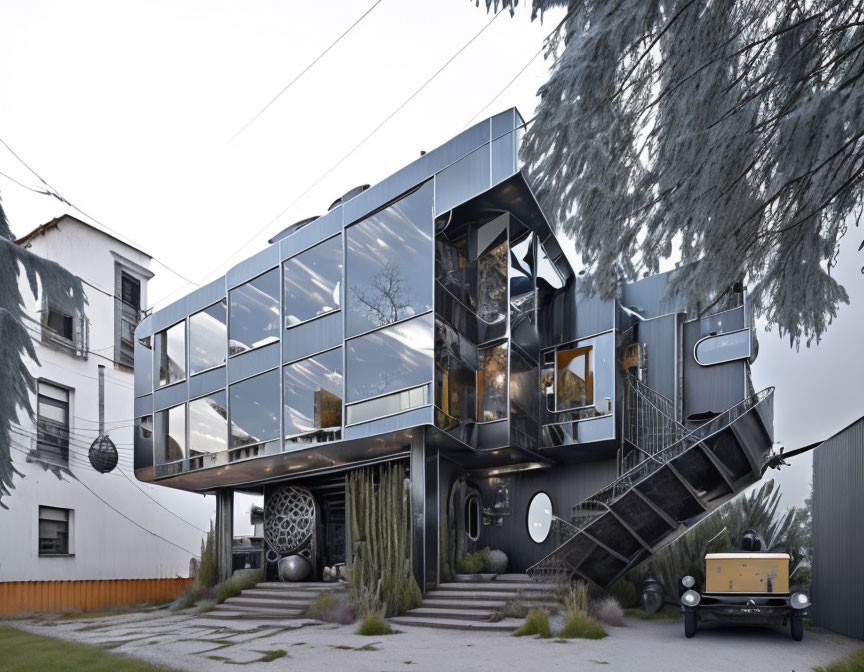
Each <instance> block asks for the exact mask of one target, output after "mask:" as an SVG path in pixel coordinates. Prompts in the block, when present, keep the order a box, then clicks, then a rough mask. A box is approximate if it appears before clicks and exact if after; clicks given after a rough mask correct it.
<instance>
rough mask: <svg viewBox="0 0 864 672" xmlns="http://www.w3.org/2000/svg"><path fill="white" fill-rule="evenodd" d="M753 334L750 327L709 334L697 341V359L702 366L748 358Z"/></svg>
mask: <svg viewBox="0 0 864 672" xmlns="http://www.w3.org/2000/svg"><path fill="white" fill-rule="evenodd" d="M751 339H752V335H751V333H750V330H749V329H743V330H741V331H733V332H731V333H728V334H718V335H717V336H709V337H708V338H704V339H702V340H701V341H699V342H698V343H696V348H695V357H696V361H697V362H699V364H701V365H702V366H710V365H711V364H721V363H723V362H731V361H734V360H736V359H746V358H748V357H749V356H750V342H751Z"/></svg>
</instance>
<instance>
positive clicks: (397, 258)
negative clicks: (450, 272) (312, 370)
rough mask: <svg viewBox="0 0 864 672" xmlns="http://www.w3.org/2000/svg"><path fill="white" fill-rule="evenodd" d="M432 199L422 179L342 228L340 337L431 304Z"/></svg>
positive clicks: (385, 322) (424, 310)
mask: <svg viewBox="0 0 864 672" xmlns="http://www.w3.org/2000/svg"><path fill="white" fill-rule="evenodd" d="M432 198H433V189H432V183H431V182H427V183H426V184H424V185H423V186H422V187H420V188H419V189H417V190H416V191H414V192H413V193H411V194H409V195H408V196H405V197H404V198H401V199H399V200H398V201H396V202H395V203H393V204H392V205H390V206H389V207H387V208H384V209H383V210H380V211H379V212H377V213H375V214H374V215H372V216H371V217H367V218H366V219H364V220H363V221H361V222H358V223H357V224H353V225H352V226H350V227H348V229H346V231H345V235H346V240H347V246H348V252H347V255H346V264H347V272H346V277H345V286H346V287H347V292H346V297H345V302H346V305H347V309H348V310H347V315H346V317H345V334H346V336H353V335H355V334H360V333H363V332H365V331H369V330H370V329H375V328H377V327H383V326H385V325H387V324H390V323H392V322H396V321H398V320H403V319H405V318H407V317H411V316H412V315H419V314H420V313H423V312H426V311H428V310H431V309H432V284H431V278H432V264H433V248H432V229H433V216H434V211H433V201H432Z"/></svg>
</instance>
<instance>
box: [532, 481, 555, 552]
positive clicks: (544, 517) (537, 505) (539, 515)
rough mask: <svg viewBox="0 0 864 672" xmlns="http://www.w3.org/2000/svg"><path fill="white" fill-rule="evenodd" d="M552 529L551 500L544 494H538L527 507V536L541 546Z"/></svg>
mask: <svg viewBox="0 0 864 672" xmlns="http://www.w3.org/2000/svg"><path fill="white" fill-rule="evenodd" d="M551 529H552V500H551V499H549V495H547V494H546V493H545V492H538V493H537V494H536V495H534V497H532V498H531V503H530V504H529V505H528V535H529V536H530V537H531V540H532V541H534V542H535V543H538V544H542V543H543V542H544V541H546V538H547V537H548V536H549V532H550V531H551Z"/></svg>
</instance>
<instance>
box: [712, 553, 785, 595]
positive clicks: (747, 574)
mask: <svg viewBox="0 0 864 672" xmlns="http://www.w3.org/2000/svg"><path fill="white" fill-rule="evenodd" d="M705 592H707V593H788V592H789V555H788V554H787V553H709V554H708V555H706V556H705Z"/></svg>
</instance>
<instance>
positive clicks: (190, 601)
mask: <svg viewBox="0 0 864 672" xmlns="http://www.w3.org/2000/svg"><path fill="white" fill-rule="evenodd" d="M203 598H204V589H203V588H202V587H201V586H200V585H198V583H197V582H193V583H192V584H191V585H190V586H189V587H188V588H187V589H186V590H184V591H183V592H182V593H181V594H180V595H179V597H178V598H177V601H176V602H175V603H174V604H173V605H172V607H171V608H172V609H189V608H191V607H194V606H195V604H196V603H197V602H198V600H201V599H203Z"/></svg>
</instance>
